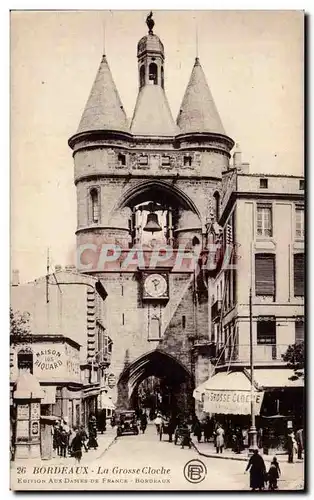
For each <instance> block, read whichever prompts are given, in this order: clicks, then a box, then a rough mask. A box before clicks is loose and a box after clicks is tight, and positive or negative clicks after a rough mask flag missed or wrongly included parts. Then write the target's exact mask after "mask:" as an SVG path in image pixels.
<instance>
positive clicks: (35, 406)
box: [31, 403, 40, 420]
mask: <svg viewBox="0 0 314 500" xmlns="http://www.w3.org/2000/svg"><path fill="white" fill-rule="evenodd" d="M39 417H40V404H39V403H32V405H31V420H36V419H39Z"/></svg>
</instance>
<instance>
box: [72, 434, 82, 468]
mask: <svg viewBox="0 0 314 500" xmlns="http://www.w3.org/2000/svg"><path fill="white" fill-rule="evenodd" d="M74 432H75V436H74V438H73V440H72V443H71V450H72V456H73V457H74V458H75V461H76V462H77V463H78V464H79V463H80V461H81V459H82V436H81V432H80V430H79V429H75V428H74Z"/></svg>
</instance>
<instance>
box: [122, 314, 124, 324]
mask: <svg viewBox="0 0 314 500" xmlns="http://www.w3.org/2000/svg"><path fill="white" fill-rule="evenodd" d="M122 325H124V313H122Z"/></svg>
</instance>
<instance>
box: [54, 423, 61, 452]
mask: <svg viewBox="0 0 314 500" xmlns="http://www.w3.org/2000/svg"><path fill="white" fill-rule="evenodd" d="M52 447H53V449H54V451H55V453H56V454H57V455H58V456H60V455H61V426H60V422H59V420H57V421H56V422H55V424H54V426H53V431H52Z"/></svg>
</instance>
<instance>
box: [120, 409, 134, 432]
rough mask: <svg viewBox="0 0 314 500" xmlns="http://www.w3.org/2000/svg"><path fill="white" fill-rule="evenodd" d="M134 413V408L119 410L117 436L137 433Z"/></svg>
mask: <svg viewBox="0 0 314 500" xmlns="http://www.w3.org/2000/svg"><path fill="white" fill-rule="evenodd" d="M138 433H139V430H138V425H137V418H136V413H135V411H134V410H126V411H121V412H120V413H119V415H117V436H122V435H123V434H138Z"/></svg>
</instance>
